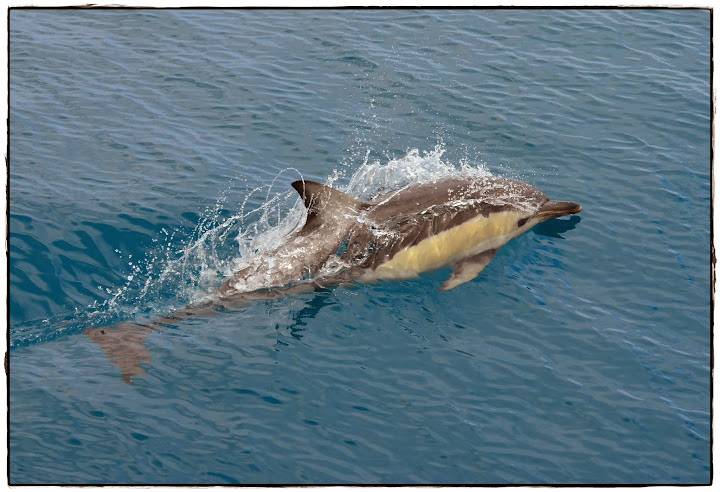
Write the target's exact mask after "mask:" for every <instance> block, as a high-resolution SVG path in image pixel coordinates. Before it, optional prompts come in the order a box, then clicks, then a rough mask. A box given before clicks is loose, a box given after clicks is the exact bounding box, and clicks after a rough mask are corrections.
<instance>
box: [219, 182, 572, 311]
mask: <svg viewBox="0 0 720 492" xmlns="http://www.w3.org/2000/svg"><path fill="white" fill-rule="evenodd" d="M292 186H293V188H295V190H297V192H298V193H299V194H300V197H301V198H302V200H303V202H304V203H305V207H306V208H307V220H306V222H305V225H304V226H303V227H302V229H300V231H299V232H297V233H296V234H295V235H294V236H292V237H290V238H289V239H288V241H287V242H286V243H285V244H283V245H282V246H280V247H279V248H277V249H275V250H274V251H272V252H270V253H268V254H265V255H262V256H261V257H260V258H258V259H256V261H254V262H253V264H252V265H249V266H247V267H245V268H243V269H241V270H240V271H238V272H237V273H235V274H234V275H233V276H232V278H230V279H229V280H227V281H226V282H225V283H224V284H223V285H222V287H221V288H220V296H221V298H228V297H232V296H233V295H236V294H239V293H242V292H247V291H248V290H250V289H252V286H257V285H263V286H265V287H282V286H286V285H289V284H292V283H296V282H301V281H302V280H303V279H308V278H314V277H315V276H316V275H317V274H318V272H320V271H325V272H326V273H327V270H328V268H327V266H328V265H329V264H331V265H334V266H336V268H337V269H339V270H341V273H339V274H338V276H339V278H340V279H343V280H349V279H351V280H357V281H360V282H363V281H364V282H367V281H372V280H400V279H409V278H413V277H417V276H418V275H419V274H420V273H423V272H428V271H432V270H437V269H439V268H443V267H454V269H453V272H452V274H451V275H450V278H448V279H447V280H446V281H445V283H443V284H442V287H441V289H440V290H441V291H445V290H449V289H453V288H455V287H457V286H458V285H461V284H463V283H465V282H468V281H470V280H472V279H474V278H475V277H476V276H477V275H478V274H479V273H480V272H481V271H482V270H483V269H484V268H485V267H486V266H487V265H488V263H490V261H492V259H493V258H494V257H495V253H496V252H497V251H498V249H499V248H500V247H501V246H502V245H504V244H505V243H507V242H508V241H510V240H511V239H513V238H514V237H517V236H519V235H520V234H522V233H524V232H526V231H528V230H530V229H531V228H532V227H533V226H535V225H536V224H538V223H540V222H544V221H546V220H549V219H552V218H555V217H561V216H563V215H570V214H576V213H578V212H580V210H581V207H580V205H578V204H577V203H573V202H558V201H552V200H550V199H549V198H548V197H547V196H546V195H545V194H544V193H543V192H541V191H540V190H538V189H537V188H535V187H533V186H530V185H529V184H526V183H523V182H521V181H516V180H512V179H504V178H498V177H492V176H486V177H476V178H469V179H461V178H446V179H442V180H438V181H432V182H426V183H418V184H412V185H409V186H407V187H405V188H402V189H400V190H397V191H393V192H391V193H387V194H385V195H382V196H379V197H377V198H375V199H373V200H371V201H369V202H364V201H361V200H358V199H357V198H354V197H352V196H350V195H348V194H346V193H343V192H341V191H339V190H337V189H334V188H331V187H329V186H326V185H323V184H320V183H316V182H314V181H306V180H300V181H295V182H294V183H292ZM332 278H333V277H332V276H331V277H330V278H329V279H332ZM321 282H322V280H321Z"/></svg>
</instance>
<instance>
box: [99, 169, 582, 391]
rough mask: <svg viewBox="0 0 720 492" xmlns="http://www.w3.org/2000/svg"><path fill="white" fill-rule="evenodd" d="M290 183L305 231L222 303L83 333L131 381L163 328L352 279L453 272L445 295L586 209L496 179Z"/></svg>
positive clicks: (258, 264) (237, 280)
mask: <svg viewBox="0 0 720 492" xmlns="http://www.w3.org/2000/svg"><path fill="white" fill-rule="evenodd" d="M292 187H293V188H295V190H296V191H297V192H298V194H299V195H300V198H301V199H302V201H303V203H304V205H305V208H306V212H307V213H306V219H305V223H304V225H303V226H302V227H301V228H299V230H298V231H297V232H294V233H291V234H290V236H289V237H288V238H287V240H286V242H285V243H284V244H282V245H281V246H279V247H278V248H276V249H274V250H272V251H269V252H266V253H263V254H260V255H257V256H255V257H253V258H252V262H251V263H250V264H248V265H246V266H244V267H243V268H240V269H239V270H238V271H237V272H235V273H234V274H233V275H232V276H231V277H230V278H229V279H227V280H226V281H225V282H224V283H223V284H222V286H221V287H220V290H219V293H218V296H217V298H216V299H214V300H212V301H208V302H204V303H202V304H200V305H191V306H188V307H186V308H185V309H183V310H180V311H178V312H177V313H174V314H172V315H169V316H165V317H163V318H160V319H159V320H156V321H154V322H152V323H147V324H140V323H122V324H120V325H119V327H117V328H115V329H110V328H106V327H101V328H91V329H88V330H85V333H86V334H87V335H88V336H89V337H90V338H91V339H92V340H93V341H94V342H96V343H98V344H99V345H100V346H101V347H102V348H103V350H104V351H105V353H106V355H107V356H108V358H110V360H111V361H112V362H113V363H114V364H115V365H116V366H118V367H119V368H120V369H121V371H122V377H123V380H124V381H125V382H131V381H132V378H133V377H134V376H136V375H140V374H145V371H144V369H143V368H142V367H140V365H139V363H140V362H144V363H147V364H149V363H150V361H151V356H150V353H149V351H148V350H147V348H146V347H145V346H144V345H143V341H144V340H145V338H146V337H147V335H148V334H149V333H150V332H151V331H153V330H155V329H157V328H160V327H163V326H167V325H173V324H177V323H178V322H179V321H180V320H182V319H186V318H194V317H198V316H207V315H211V314H213V313H215V312H217V311H223V310H225V309H227V308H235V307H241V306H244V305H247V304H248V303H249V302H250V301H252V300H257V299H273V298H276V297H280V296H284V295H288V294H291V293H295V292H304V291H311V290H314V289H316V288H326V287H329V286H332V285H337V284H341V283H347V282H375V281H378V280H403V279H411V278H414V277H417V276H419V275H420V274H422V273H424V272H430V271H433V270H437V269H440V268H445V267H452V268H453V270H452V273H451V274H450V277H449V278H448V279H447V280H445V282H443V284H442V286H441V288H440V290H441V291H447V290H450V289H454V288H455V287H457V286H459V285H462V284H464V283H466V282H469V281H471V280H473V279H474V278H475V277H477V275H478V274H479V273H480V272H482V270H483V269H484V268H485V267H486V266H487V265H488V264H489V263H490V262H491V261H492V260H493V258H494V257H495V254H496V253H497V251H498V249H499V248H500V247H502V246H503V245H504V244H506V243H507V242H508V241H510V240H511V239H513V238H515V237H517V236H519V235H521V234H523V233H524V232H527V231H528V230H530V229H532V228H533V227H534V226H535V225H537V224H539V223H541V222H545V221H547V220H550V219H553V218H556V217H562V216H565V215H571V214H576V213H578V212H580V211H581V210H582V207H580V205H578V204H577V203H574V202H568V201H553V200H550V199H549V198H548V197H547V195H545V194H544V193H543V192H541V191H540V190H538V189H537V188H535V187H533V186H531V185H529V184H527V183H523V182H521V181H517V180H513V179H505V178H500V177H495V176H484V177H449V178H443V179H438V180H435V181H429V182H423V183H414V184H410V185H408V186H406V187H404V188H401V189H399V190H395V191H392V192H389V193H386V194H383V195H381V196H378V197H376V198H374V199H372V200H370V201H362V200H359V199H357V198H355V197H353V196H351V195H348V194H346V193H343V192H342V191H340V190H337V189H335V188H332V187H330V186H326V185H324V184H321V183H317V182H314V181H308V180H299V181H295V182H293V183H292Z"/></svg>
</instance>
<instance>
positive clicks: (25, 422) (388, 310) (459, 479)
mask: <svg viewBox="0 0 720 492" xmlns="http://www.w3.org/2000/svg"><path fill="white" fill-rule="evenodd" d="M710 114H711V99H710V13H709V11H707V10H576V11H573V10H448V11H443V10H419V11H414V10H302V11H300V10H24V9H14V10H12V11H11V13H10V119H9V121H10V142H9V151H10V154H9V166H10V173H9V181H10V201H9V227H10V229H9V231H10V236H9V248H10V262H9V276H10V285H9V297H10V299H9V311H10V313H9V344H10V347H9V350H10V377H9V384H10V392H9V407H10V426H9V452H10V459H9V477H10V483H12V484H42V483H60V484H104V483H105V484H106V483H127V484H165V483H170V484H172V483H175V484H223V483H241V484H259V483H265V484H268V483H278V484H282V483H292V484H300V483H302V484H343V483H357V484H368V483H369V484H395V483H404V484H413V483H425V484H443V483H475V484H596V483H604V484H621V483H628V484H629V483H646V484H658V483H665V484H673V483H689V484H703V483H705V484H707V483H709V481H710V478H711V457H710V405H711V398H710V391H711V381H710V350H711V349H710V346H711V308H710V302H711V301H710V293H711V285H710V277H711V269H710V265H711V258H710V200H711V194H710V189H711V188H710V143H711V141H710V138H711V134H710ZM463 170H464V171H466V172H467V171H471V172H478V173H492V174H494V175H498V176H505V177H511V178H515V179H521V180H523V181H526V182H529V183H531V184H534V185H535V186H537V187H538V188H540V189H541V190H543V191H544V192H545V193H546V194H548V195H549V196H550V197H551V198H553V199H558V200H571V201H575V202H578V203H580V204H581V205H582V207H583V211H582V212H581V213H580V214H579V215H578V216H575V217H572V218H569V219H568V218H566V219H557V220H554V221H551V222H547V223H545V224H541V225H540V226H537V227H536V228H535V229H534V230H532V231H530V232H528V233H526V234H525V235H523V236H521V237H519V238H517V239H515V240H513V241H511V242H510V243H509V244H508V245H506V246H505V247H503V248H502V249H501V250H500V251H499V253H498V254H497V256H496V258H495V259H494V261H493V262H492V263H491V264H490V265H489V266H488V267H487V268H486V269H485V270H484V271H483V272H482V273H481V275H480V276H479V277H478V278H477V279H475V280H473V281H471V282H469V283H467V284H464V285H461V286H460V287H457V288H456V289H454V290H451V291H448V292H442V293H441V292H439V288H440V285H441V284H442V283H443V281H444V280H445V279H446V278H447V277H448V276H449V274H450V271H449V270H447V269H446V270H439V271H436V272H434V273H429V274H425V275H422V276H420V277H419V278H417V279H412V280H407V281H401V282H381V283H377V284H361V285H354V286H345V287H338V288H333V289H328V290H322V291H318V292H307V293H298V294H294V295H290V296H286V297H283V298H279V299H275V300H268V301H257V302H254V303H252V304H250V305H249V306H246V307H243V308H238V309H232V310H229V311H227V312H222V313H216V314H214V315H211V316H205V317H198V318H193V319H187V320H184V321H182V322H180V323H178V324H175V325H167V326H165V327H163V328H161V329H157V330H154V331H152V332H150V333H147V334H146V336H145V338H144V340H143V341H142V345H140V342H132V340H130V341H129V342H127V343H129V344H130V346H132V347H134V349H136V350H138V353H139V354H141V356H140V357H139V359H138V362H137V364H138V367H139V368H141V370H142V372H144V374H139V373H138V374H136V375H134V377H132V381H131V382H127V380H124V379H123V378H122V377H121V371H120V369H119V368H118V366H117V365H115V364H113V363H112V361H111V360H110V359H109V358H108V357H106V355H105V352H104V350H103V347H101V346H100V345H98V344H96V343H95V342H93V340H92V339H91V338H90V337H88V336H87V335H86V334H85V330H86V329H88V328H96V327H107V328H106V329H107V330H116V329H117V327H118V326H123V325H122V323H123V322H138V323H142V322H146V321H151V320H153V319H156V318H158V317H160V316H163V315H167V314H170V313H172V312H174V311H175V310H176V309H178V308H180V307H182V306H184V305H186V304H188V303H192V302H197V301H199V300H203V299H207V298H212V296H213V292H214V291H215V290H216V289H217V287H218V286H219V285H220V284H221V283H222V282H223V279H224V278H226V276H227V275H228V274H230V273H231V272H232V269H233V266H236V265H237V264H238V261H245V260H248V259H252V257H253V255H254V254H257V253H256V251H258V250H262V249H268V248H272V247H274V246H277V245H279V244H281V243H282V241H283V234H284V233H286V232H287V231H288V230H289V228H291V227H292V225H293V224H295V223H297V221H298V220H301V218H302V210H301V208H300V206H299V202H298V201H297V197H296V195H295V192H294V191H293V190H292V189H291V188H290V186H289V183H290V182H292V181H294V180H296V179H298V178H299V177H300V176H302V177H304V178H305V179H312V180H316V181H321V182H326V183H331V184H333V185H334V186H336V187H338V188H340V189H342V190H345V191H347V192H350V193H351V194H353V195H355V196H358V197H361V198H370V197H372V196H375V195H376V194H378V193H380V192H381V191H383V190H388V189H393V188H395V187H399V186H402V185H404V184H407V183H410V182H415V181H422V180H426V179H431V178H432V177H434V176H437V175H445V174H453V173H459V172H462V171H463ZM119 324H120V325H119ZM125 326H126V325H125ZM113 333H118V332H113ZM118 343H120V342H118ZM127 343H126V345H127ZM133 343H135V345H133ZM143 347H144V348H143Z"/></svg>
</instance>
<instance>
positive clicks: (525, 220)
mask: <svg viewBox="0 0 720 492" xmlns="http://www.w3.org/2000/svg"><path fill="white" fill-rule="evenodd" d="M527 221H528V220H527V218H525V219H520V220H518V227H522V226H524V225H525V222H527Z"/></svg>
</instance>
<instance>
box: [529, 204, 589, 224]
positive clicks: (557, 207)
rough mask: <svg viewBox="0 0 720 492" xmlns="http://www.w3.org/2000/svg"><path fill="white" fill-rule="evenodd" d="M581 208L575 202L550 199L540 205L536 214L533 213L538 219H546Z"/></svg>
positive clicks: (574, 211) (569, 213)
mask: <svg viewBox="0 0 720 492" xmlns="http://www.w3.org/2000/svg"><path fill="white" fill-rule="evenodd" d="M581 210H582V207H581V206H580V205H578V204H577V203H573V202H554V201H552V200H550V201H548V202H546V203H545V205H543V206H542V207H540V210H539V211H538V213H537V214H535V216H536V217H537V218H538V219H540V221H546V220H550V219H554V218H555V217H562V216H563V215H572V214H576V213H578V212H579V211H581Z"/></svg>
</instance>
